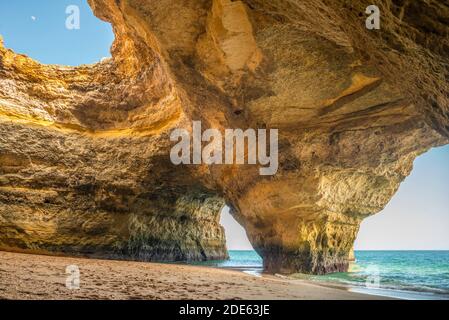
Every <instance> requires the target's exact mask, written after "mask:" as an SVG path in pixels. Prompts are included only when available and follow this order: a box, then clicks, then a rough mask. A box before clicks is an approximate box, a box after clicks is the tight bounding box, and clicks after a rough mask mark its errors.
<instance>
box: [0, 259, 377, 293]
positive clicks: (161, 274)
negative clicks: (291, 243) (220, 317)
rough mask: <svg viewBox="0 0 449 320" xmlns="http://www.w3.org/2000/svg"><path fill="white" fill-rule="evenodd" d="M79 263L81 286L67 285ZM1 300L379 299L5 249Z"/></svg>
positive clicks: (233, 274)
mask: <svg viewBox="0 0 449 320" xmlns="http://www.w3.org/2000/svg"><path fill="white" fill-rule="evenodd" d="M68 266H77V268H78V269H79V272H80V277H79V279H80V286H79V289H75V290H74V289H68V288H67V286H66V281H67V277H69V276H70V274H66V268H67V267H68ZM0 299H26V300H34V299H64V300H65V299H93V300H95V299H120V300H121V299H132V300H136V299H149V300H154V299H164V300H174V299H195V300H196V299H286V300H294V299H379V297H375V296H369V295H365V294H358V293H352V292H349V291H347V290H344V289H338V288H331V287H326V286H322V285H318V284H315V283H309V282H306V281H302V280H301V281H300V280H295V281H292V280H285V279H279V278H277V277H274V276H263V277H255V276H252V275H248V274H245V273H243V272H239V271H232V270H224V269H216V268H208V267H198V266H189V265H174V264H158V263H144V262H130V261H114V260H97V259H85V258H70V257H59V256H58V257H54V256H44V255H33V254H22V253H10V252H0Z"/></svg>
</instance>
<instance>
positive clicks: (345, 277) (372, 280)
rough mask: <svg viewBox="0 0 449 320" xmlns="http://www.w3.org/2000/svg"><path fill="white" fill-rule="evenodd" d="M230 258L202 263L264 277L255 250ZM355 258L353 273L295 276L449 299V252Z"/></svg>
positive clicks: (364, 254)
mask: <svg viewBox="0 0 449 320" xmlns="http://www.w3.org/2000/svg"><path fill="white" fill-rule="evenodd" d="M229 256H230V259H229V260H226V261H208V262H202V263H201V264H202V265H208V266H214V267H220V268H232V269H239V270H242V271H244V272H247V273H250V274H254V275H260V274H261V272H262V259H261V258H260V257H259V255H258V254H257V253H256V252H255V251H252V250H251V251H233V250H231V251H229ZM355 256H356V262H355V263H353V264H351V267H350V269H349V272H344V273H332V274H328V275H324V276H311V275H302V274H296V275H292V277H293V278H300V279H307V280H312V281H317V282H326V283H333V284H340V285H344V286H346V287H348V288H349V290H351V291H354V292H363V293H369V294H375V295H381V296H388V297H396V298H402V299H449V251H356V252H355Z"/></svg>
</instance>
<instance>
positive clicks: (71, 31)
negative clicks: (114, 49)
mask: <svg viewBox="0 0 449 320" xmlns="http://www.w3.org/2000/svg"><path fill="white" fill-rule="evenodd" d="M0 37H2V38H3V42H4V46H5V47H6V48H8V49H11V50H13V51H14V52H16V53H18V54H25V55H27V56H29V57H30V58H32V59H34V60H37V61H38V62H39V63H43V64H51V65H65V66H79V65H85V64H94V63H97V62H99V61H101V60H104V59H106V58H109V57H110V56H111V54H110V48H111V45H112V42H113V41H114V34H113V31H112V26H111V25H110V24H109V23H107V22H104V21H102V20H100V19H98V18H97V17H95V16H94V14H93V12H92V9H91V8H90V6H89V4H88V3H87V0H59V1H56V2H55V1H52V0H41V1H27V0H16V1H12V2H11V1H2V2H0Z"/></svg>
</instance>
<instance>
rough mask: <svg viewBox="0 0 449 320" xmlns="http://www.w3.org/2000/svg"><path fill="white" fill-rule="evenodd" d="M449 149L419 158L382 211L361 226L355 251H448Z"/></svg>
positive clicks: (431, 152)
mask: <svg viewBox="0 0 449 320" xmlns="http://www.w3.org/2000/svg"><path fill="white" fill-rule="evenodd" d="M448 163H449V145H447V146H443V147H439V148H434V149H431V150H430V151H428V152H427V153H425V154H423V155H421V156H419V157H418V158H417V159H416V160H415V162H414V168H413V170H412V172H411V174H410V176H409V177H407V178H406V179H405V180H404V182H403V183H402V184H401V186H400V187H399V190H398V192H397V193H396V194H395V196H394V197H393V198H392V200H391V201H390V202H389V203H388V205H387V206H386V207H385V209H384V210H383V211H381V212H380V213H378V214H375V215H373V216H371V217H369V218H367V219H365V220H364V221H363V222H362V225H361V227H360V231H359V234H358V236H357V239H356V242H355V245H354V249H355V251H356V258H357V251H373V250H376V251H379V250H385V251H386V250H449V233H448V232H447V230H449V215H448V211H449V209H448V208H449V198H448V196H447V190H448V189H449V185H448V182H449V165H448Z"/></svg>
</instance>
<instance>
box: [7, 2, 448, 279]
mask: <svg viewBox="0 0 449 320" xmlns="http://www.w3.org/2000/svg"><path fill="white" fill-rule="evenodd" d="M89 3H90V5H91V7H92V8H93V10H94V13H95V14H96V15H97V16H98V17H99V18H101V19H104V20H106V21H108V22H110V23H111V24H112V25H113V28H114V32H115V36H116V40H115V43H114V45H113V47H112V55H113V58H112V59H111V60H110V61H109V60H108V61H103V62H101V63H99V64H96V65H93V66H82V67H76V68H67V67H61V66H44V65H40V64H38V63H37V62H35V61H33V60H31V59H29V58H27V57H25V56H20V55H16V54H15V53H13V52H12V51H10V50H7V49H5V48H4V47H3V46H2V45H1V44H0V132H1V135H0V230H1V232H0V248H1V249H6V250H24V251H37V252H62V253H70V254H76V253H78V254H89V255H95V256H104V257H115V258H127V259H141V260H161V259H167V260H174V259H175V260H189V259H190V260H198V259H216V258H223V257H226V249H225V241H224V236H223V234H224V233H223V230H222V228H221V227H220V225H219V218H218V215H219V211H220V209H221V207H222V205H223V204H224V203H225V202H226V203H227V204H229V205H230V207H231V208H232V212H233V215H234V217H236V219H237V220H238V221H239V222H240V223H241V224H242V225H243V226H244V227H245V229H246V230H247V233H248V235H249V238H250V241H251V242H252V244H253V245H254V248H255V249H256V250H257V251H258V252H259V254H260V255H261V256H262V257H263V258H264V265H265V267H266V269H267V270H268V271H271V272H295V271H301V272H310V273H327V272H332V271H344V270H346V268H347V263H348V258H349V254H350V250H351V248H352V245H353V241H354V239H355V237H356V234H357V231H358V227H359V225H360V222H361V221H362V219H363V218H365V217H367V216H369V215H372V214H375V213H377V212H379V211H380V210H381V209H382V208H383V207H384V206H385V204H386V203H387V202H388V201H389V200H390V199H391V197H392V196H393V195H394V193H395V192H396V190H397V188H398V186H399V184H400V183H401V181H402V180H403V179H404V178H405V177H406V176H407V175H408V174H409V173H410V171H411V169H412V164H413V160H414V158H415V157H416V156H418V155H419V154H421V153H423V152H425V151H426V150H428V149H429V148H431V147H433V146H438V145H443V144H447V143H448V142H449V141H448V137H449V127H448V121H449V120H448V119H449V114H448V96H449V95H448V93H449V88H448V83H447V76H448V74H449V72H448V69H447V63H448V61H447V49H448V47H449V42H448V29H449V27H448V23H445V22H444V21H446V20H447V17H448V14H449V7H448V6H447V5H445V4H441V3H439V2H437V1H430V2H429V1H416V2H414V3H413V4H409V5H408V6H401V4H400V2H399V1H390V0H388V1H387V0H386V1H384V2H383V5H382V6H381V11H382V10H383V11H382V12H384V14H385V15H384V16H383V20H382V21H383V23H382V26H383V27H382V28H383V29H381V30H380V31H369V30H366V29H364V20H363V17H360V16H359V13H360V12H364V9H365V8H364V7H363V3H362V1H351V2H350V3H349V2H346V1H325V0H322V1H320V0H315V1H310V2H309V1H307V3H304V2H303V1H295V0H291V1H287V0H285V1H264V0H245V1H230V0H213V1H211V0H189V1H179V0H163V1H150V0H145V1H144V0H121V1H115V0H89ZM419 6H421V7H419ZM387 8H390V9H389V10H388V11H387ZM417 8H420V9H419V10H417ZM426 19H427V20H426ZM445 19H446V20H445ZM420 21H433V22H434V23H433V24H429V25H426V26H422V25H421V24H420V23H421V22H420ZM193 120H201V121H202V123H203V125H204V126H207V127H211V128H217V129H219V130H224V129H225V128H242V129H245V128H278V129H279V136H280V140H279V146H280V150H279V154H280V159H279V161H280V168H279V171H278V174H277V175H275V176H273V177H263V176H260V175H259V171H258V168H257V167H255V166H251V165H239V166H238V165H233V166H229V165H215V166H207V165H198V166H174V165H172V164H171V162H170V159H169V153H170V146H171V144H170V141H169V134H170V132H171V130H173V129H174V128H186V129H188V130H191V123H192V121H193Z"/></svg>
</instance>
